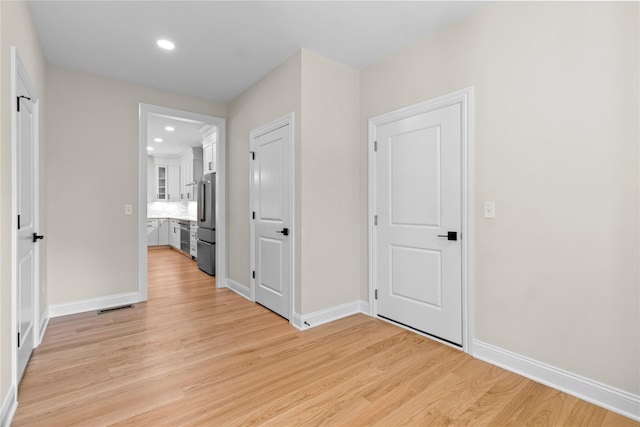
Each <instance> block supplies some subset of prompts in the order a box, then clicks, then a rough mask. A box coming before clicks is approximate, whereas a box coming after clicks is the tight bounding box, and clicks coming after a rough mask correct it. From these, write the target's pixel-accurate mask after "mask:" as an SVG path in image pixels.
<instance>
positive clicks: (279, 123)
mask: <svg viewBox="0 0 640 427" xmlns="http://www.w3.org/2000/svg"><path fill="white" fill-rule="evenodd" d="M287 125H289V144H291V146H290V150H289V162H290V165H291V168H290V170H289V174H290V176H289V183H290V185H289V192H290V200H291V204H290V211H289V215H290V216H289V218H291V226H290V229H291V231H290V234H289V236H290V242H291V243H290V244H291V251H290V253H289V265H290V271H289V274H290V277H291V290H290V293H289V294H290V301H289V307H290V311H291V312H290V316H289V323H291V324H293V319H294V317H295V315H294V313H295V311H296V310H295V306H294V301H295V289H296V286H295V262H294V260H295V248H296V244H295V242H296V229H295V223H296V219H295V208H294V206H295V205H296V202H295V182H294V181H295V180H294V177H295V163H294V159H295V156H294V150H295V142H294V135H295V131H294V113H289V114H287V115H285V116H283V117H280V118H279V119H276V120H274V121H272V122H270V123H267V124H265V125H263V126H260V127H259V128H257V129H254V130H252V131H251V133H250V135H249V146H252V144H253V140H254V139H255V138H257V137H258V136H260V135H264V134H265V133H268V132H271V131H273V130H275V129H279V128H281V127H283V126H287ZM248 161H249V200H250V202H249V212H248V214H249V218H250V219H249V223H250V231H249V240H250V249H249V251H250V267H251V270H253V271H255V269H256V259H255V243H254V242H255V232H256V230H255V224H254V222H253V221H252V220H251V215H252V212H253V211H254V207H253V185H252V184H251V183H252V182H253V163H252V162H251V158H250V157H248ZM250 280H251V293H250V299H251V301H253V302H255V301H256V280H255V279H254V278H253V277H251V278H250Z"/></svg>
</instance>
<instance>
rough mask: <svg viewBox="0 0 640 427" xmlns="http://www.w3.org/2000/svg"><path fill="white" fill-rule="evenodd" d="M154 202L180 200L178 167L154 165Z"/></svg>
mask: <svg viewBox="0 0 640 427" xmlns="http://www.w3.org/2000/svg"><path fill="white" fill-rule="evenodd" d="M155 169H156V200H160V201H165V202H173V201H177V200H180V165H166V164H158V163H156V165H155Z"/></svg>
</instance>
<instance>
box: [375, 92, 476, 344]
mask: <svg viewBox="0 0 640 427" xmlns="http://www.w3.org/2000/svg"><path fill="white" fill-rule="evenodd" d="M454 104H460V108H461V122H462V123H461V124H462V132H461V135H462V147H461V148H462V149H461V157H462V168H461V170H462V176H461V183H462V230H460V240H461V243H462V349H463V351H464V352H466V353H471V354H472V344H473V338H474V320H473V319H474V226H473V221H474V171H473V159H474V154H473V87H467V88H464V89H461V90H458V91H455V92H451V93H448V94H446V95H442V96H439V97H437V98H433V99H430V100H427V101H424V102H421V103H418V104H414V105H410V106H408V107H404V108H400V109H398V110H395V111H391V112H389V113H384V114H380V115H378V116H375V117H372V118H370V119H369V122H368V128H369V136H368V165H369V226H368V228H369V307H370V314H371V316H374V317H377V315H378V307H377V303H376V300H375V298H374V290H375V289H376V282H377V277H376V271H377V268H376V263H377V260H376V252H375V248H376V233H375V227H374V215H375V214H376V213H375V207H376V188H375V182H376V173H377V172H376V163H375V156H374V143H375V141H376V129H377V127H378V126H382V125H385V124H387V123H391V122H394V121H397V120H402V119H404V118H407V117H411V116H414V115H416V114H421V113H427V112H429V111H433V110H437V109H439V108H443V107H447V106H450V105H454ZM383 320H384V319H383ZM429 337H430V338H433V339H436V340H437V341H440V342H442V343H444V344H447V345H450V344H449V343H447V342H446V341H441V340H438V339H437V338H434V337H432V336H430V335H429Z"/></svg>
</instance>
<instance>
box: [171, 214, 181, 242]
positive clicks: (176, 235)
mask: <svg viewBox="0 0 640 427" xmlns="http://www.w3.org/2000/svg"><path fill="white" fill-rule="evenodd" d="M169 245H170V246H171V247H173V248H176V249H180V221H178V220H177V219H170V220H169Z"/></svg>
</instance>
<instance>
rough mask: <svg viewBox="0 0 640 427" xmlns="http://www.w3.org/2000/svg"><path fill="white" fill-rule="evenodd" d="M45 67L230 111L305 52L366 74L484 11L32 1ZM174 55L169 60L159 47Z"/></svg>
mask: <svg viewBox="0 0 640 427" xmlns="http://www.w3.org/2000/svg"><path fill="white" fill-rule="evenodd" d="M28 4H29V8H30V10H31V14H32V16H33V20H34V23H35V26H36V31H37V32H38V35H39V38H40V42H41V44H42V47H43V50H44V55H45V58H46V60H47V62H49V63H51V64H55V65H60V66H64V67H69V68H74V69H78V70H82V71H86V72H90V73H94V74H98V75H102V76H105V77H110V78H114V79H119V80H124V81H129V82H132V83H137V84H141V85H145V86H151V87H155V88H159V89H164V90H168V91H172V92H178V93H183V94H187V95H192V96H197V97H201V98H205V99H209V100H212V101H215V102H221V103H227V102H229V101H230V100H232V99H234V98H235V97H236V96H238V95H239V94H240V93H242V92H243V91H244V90H246V89H247V88H248V87H250V86H251V85H252V84H253V83H255V82H256V81H258V80H259V79H260V78H261V77H263V76H264V75H265V74H267V73H268V72H269V71H270V70H272V69H273V68H275V67H276V66H278V65H279V64H280V63H282V62H283V61H284V60H285V59H287V58H288V57H289V56H291V55H292V54H293V53H295V52H296V51H298V50H299V49H300V48H306V49H309V50H311V51H314V52H316V53H319V54H321V55H324V56H326V57H329V58H332V59H334V60H336V61H338V62H341V63H343V64H346V65H348V66H351V67H353V68H355V69H362V68H363V67H366V66H367V65H369V64H372V63H374V62H376V61H378V60H380V59H382V58H383V57H385V56H387V55H389V54H391V53H392V52H394V51H397V50H399V49H401V48H402V47H405V46H408V45H410V44H412V43H414V42H416V41H417V40H419V39H421V38H423V37H425V36H427V35H428V34H430V33H432V32H434V31H436V30H438V29H440V28H443V27H445V26H447V25H449V24H451V23H453V22H454V21H456V20H459V19H461V18H463V17H465V16H467V15H469V14H471V13H473V12H475V11H477V10H479V9H480V8H481V7H483V6H484V5H485V4H486V3H485V2H463V1H460V2H459V1H450V2H439V1H408V2H405V1H373V2H369V1H319V2H316V1H56V0H45V1H34V0H30V1H29V2H28ZM160 38H165V39H169V40H171V41H173V42H174V43H175V45H176V48H175V50H173V51H163V50H162V49H160V48H158V47H157V46H156V40H157V39H160Z"/></svg>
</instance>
